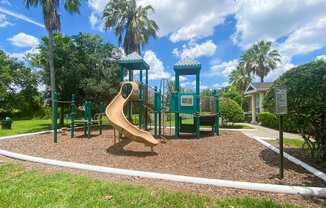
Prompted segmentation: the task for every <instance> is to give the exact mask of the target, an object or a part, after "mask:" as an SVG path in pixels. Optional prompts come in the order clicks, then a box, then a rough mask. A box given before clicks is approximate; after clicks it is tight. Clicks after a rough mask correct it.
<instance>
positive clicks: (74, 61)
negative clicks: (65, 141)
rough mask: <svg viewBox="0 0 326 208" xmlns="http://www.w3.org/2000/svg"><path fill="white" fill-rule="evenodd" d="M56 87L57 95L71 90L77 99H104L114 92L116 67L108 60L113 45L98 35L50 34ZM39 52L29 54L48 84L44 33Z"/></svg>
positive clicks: (65, 96) (67, 94)
mask: <svg viewBox="0 0 326 208" xmlns="http://www.w3.org/2000/svg"><path fill="white" fill-rule="evenodd" d="M54 42H55V45H56V47H55V50H54V52H55V53H54V63H55V69H56V71H55V76H56V90H57V92H59V94H60V99H62V100H70V99H71V95H72V94H75V95H76V96H77V98H78V100H79V101H82V100H84V99H94V100H98V99H99V98H100V97H101V98H104V99H105V100H106V102H108V101H109V100H110V99H112V97H113V96H114V94H116V92H117V88H118V84H119V79H118V67H117V65H116V64H115V63H112V61H110V60H111V55H112V50H113V48H114V46H113V45H111V44H106V43H104V41H103V40H102V38H101V37H99V36H92V35H90V34H87V33H79V34H78V35H74V36H63V35H61V34H59V33H57V34H55V35H54ZM39 49H40V53H39V54H34V55H32V56H31V60H32V63H33V65H34V66H37V67H40V68H42V69H44V70H43V71H42V80H43V82H44V83H45V84H46V85H47V86H49V85H50V80H49V78H50V76H49V71H50V70H49V66H48V62H47V51H48V38H47V37H44V38H43V39H42V43H41V44H40V46H39Z"/></svg>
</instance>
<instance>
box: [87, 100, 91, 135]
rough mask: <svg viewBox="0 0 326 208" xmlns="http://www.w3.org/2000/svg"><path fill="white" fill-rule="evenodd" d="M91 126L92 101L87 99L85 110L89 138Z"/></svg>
mask: <svg viewBox="0 0 326 208" xmlns="http://www.w3.org/2000/svg"><path fill="white" fill-rule="evenodd" d="M91 127H92V102H91V101H88V110H87V137H88V138H89V139H90V138H91Z"/></svg>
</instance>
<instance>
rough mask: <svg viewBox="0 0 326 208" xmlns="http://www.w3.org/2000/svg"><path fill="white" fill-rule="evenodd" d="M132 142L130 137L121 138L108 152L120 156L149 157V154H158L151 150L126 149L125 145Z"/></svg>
mask: <svg viewBox="0 0 326 208" xmlns="http://www.w3.org/2000/svg"><path fill="white" fill-rule="evenodd" d="M130 142H132V141H131V140H129V139H126V138H124V139H121V140H120V142H117V143H116V144H114V145H112V146H110V147H109V148H108V149H107V150H106V152H107V153H109V154H113V155H119V156H133V157H148V156H155V155H158V154H157V153H156V152H151V151H133V150H126V149H124V147H125V146H127V145H128V144H130Z"/></svg>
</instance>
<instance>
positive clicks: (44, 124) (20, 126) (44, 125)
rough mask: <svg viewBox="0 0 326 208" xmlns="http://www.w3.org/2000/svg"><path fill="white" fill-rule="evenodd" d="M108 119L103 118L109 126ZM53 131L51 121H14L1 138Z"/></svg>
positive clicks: (2, 131) (67, 122) (66, 124)
mask: <svg viewBox="0 0 326 208" xmlns="http://www.w3.org/2000/svg"><path fill="white" fill-rule="evenodd" d="M108 123H109V122H108V119H107V118H106V116H104V117H103V125H108ZM68 125H69V121H68V120H65V126H68ZM50 129H51V120H50V119H31V120H14V122H13V124H12V128H11V129H1V128H0V136H10V135H15V134H24V133H32V132H38V131H45V130H50Z"/></svg>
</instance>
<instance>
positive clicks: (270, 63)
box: [242, 41, 281, 83]
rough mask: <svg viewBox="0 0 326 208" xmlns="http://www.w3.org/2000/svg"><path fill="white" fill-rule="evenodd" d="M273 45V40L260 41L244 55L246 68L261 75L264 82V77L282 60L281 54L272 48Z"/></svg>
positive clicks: (261, 80) (243, 60) (243, 59)
mask: <svg viewBox="0 0 326 208" xmlns="http://www.w3.org/2000/svg"><path fill="white" fill-rule="evenodd" d="M271 46H272V42H270V41H259V42H258V43H256V44H254V45H253V46H252V47H251V48H250V49H248V50H247V51H246V52H245V53H244V54H243V56H242V62H243V63H244V66H245V68H246V70H247V71H250V72H252V73H253V74H255V75H257V76H258V77H260V82H262V83H263V82H264V77H266V76H267V75H268V73H269V72H270V71H272V70H274V69H275V68H276V67H277V64H278V63H280V62H281V59H280V58H281V57H280V54H279V53H278V51H277V50H276V49H271Z"/></svg>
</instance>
